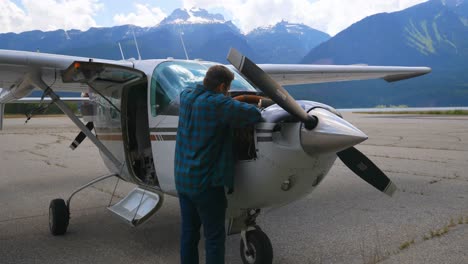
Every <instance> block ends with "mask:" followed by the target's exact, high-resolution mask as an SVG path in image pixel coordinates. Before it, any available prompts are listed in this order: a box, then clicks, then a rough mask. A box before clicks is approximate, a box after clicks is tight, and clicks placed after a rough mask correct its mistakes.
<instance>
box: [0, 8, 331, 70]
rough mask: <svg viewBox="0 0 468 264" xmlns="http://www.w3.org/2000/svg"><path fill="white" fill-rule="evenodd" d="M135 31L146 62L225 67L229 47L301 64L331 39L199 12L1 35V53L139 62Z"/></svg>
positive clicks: (307, 31) (309, 31) (304, 30)
mask: <svg viewBox="0 0 468 264" xmlns="http://www.w3.org/2000/svg"><path fill="white" fill-rule="evenodd" d="M133 33H135V36H136V38H137V41H138V45H139V48H140V52H141V55H142V58H143V59H149V58H166V57H174V58H185V57H186V56H185V52H184V49H183V45H182V40H183V42H184V44H185V47H186V50H187V53H188V56H189V58H192V59H193V58H200V59H204V60H211V61H217V62H221V63H227V61H226V55H227V53H228V51H229V48H231V47H235V48H237V49H238V50H240V51H241V52H243V53H244V54H246V55H247V56H249V57H251V58H254V59H255V60H256V62H259V63H265V62H283V63H297V62H298V61H299V60H300V58H302V57H303V56H304V55H305V54H306V53H307V51H309V50H310V49H311V48H312V47H314V46H315V45H318V44H319V43H320V42H321V41H323V40H324V39H327V38H328V37H329V36H328V35H326V34H325V33H323V32H319V31H316V30H313V29H311V28H309V27H307V26H304V25H297V24H296V25H295V24H288V23H286V22H282V23H279V24H278V25H276V26H272V27H269V28H262V29H258V30H254V31H253V32H251V33H250V34H248V35H244V34H243V33H241V31H240V30H239V28H237V27H236V26H235V25H234V24H233V23H232V22H231V21H226V20H225V19H224V17H223V16H222V15H221V14H211V13H209V12H208V11H206V10H204V9H200V8H192V9H176V10H174V11H173V12H172V13H171V14H170V15H169V16H168V17H166V18H165V19H164V20H163V21H161V23H160V24H159V25H157V26H155V27H150V28H141V27H136V26H132V25H124V26H116V27H111V28H91V29H89V30H87V31H79V30H67V31H64V30H56V31H50V32H42V31H38V30H36V31H30V32H24V33H20V34H15V33H7V34H0V49H15V50H26V51H40V52H47V53H59V54H65V55H76V56H83V57H98V58H104V59H121V53H120V49H119V43H120V44H121V47H122V50H123V53H124V55H125V58H132V57H133V58H138V54H137V52H136V47H135V41H134V39H133Z"/></svg>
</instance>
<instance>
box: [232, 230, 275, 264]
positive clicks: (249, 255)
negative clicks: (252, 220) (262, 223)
mask: <svg viewBox="0 0 468 264" xmlns="http://www.w3.org/2000/svg"><path fill="white" fill-rule="evenodd" d="M241 236H242V239H241V241H240V254H241V258H242V262H243V263H244V264H271V263H272V262H273V247H272V246H271V242H270V239H269V238H268V236H267V235H266V234H265V233H264V232H263V231H262V230H261V229H260V228H258V227H255V229H253V230H249V231H243V232H242V234H241Z"/></svg>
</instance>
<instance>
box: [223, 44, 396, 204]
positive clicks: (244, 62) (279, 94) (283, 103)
mask: <svg viewBox="0 0 468 264" xmlns="http://www.w3.org/2000/svg"><path fill="white" fill-rule="evenodd" d="M227 60H228V61H229V62H230V63H231V64H232V65H233V66H234V67H235V68H236V69H238V70H239V71H240V72H241V73H242V74H243V75H244V76H245V77H246V78H247V79H248V80H250V81H251V82H252V83H253V84H255V85H256V86H257V87H258V88H259V89H260V90H262V91H263V92H264V93H265V94H266V95H267V96H268V97H270V98H271V99H272V100H273V101H274V102H275V103H276V104H278V105H279V106H280V107H281V108H283V109H284V110H285V111H287V112H288V113H290V114H291V115H292V116H295V117H296V118H297V119H298V120H300V121H302V122H303V123H304V127H305V128H306V129H308V130H312V129H314V128H315V127H316V126H317V125H318V121H319V120H318V118H317V117H316V116H313V115H309V114H307V112H306V111H305V110H304V109H302V107H301V106H300V105H299V104H298V103H297V102H296V101H295V100H294V98H293V97H292V96H291V95H290V94H289V93H288V92H287V91H286V90H285V89H284V88H283V87H282V86H281V85H280V84H278V83H277V82H275V81H274V80H273V79H272V78H271V77H270V76H269V75H268V74H267V73H266V72H264V71H263V70H262V69H260V67H258V66H257V65H256V64H255V63H254V62H252V61H251V60H250V59H249V58H247V57H245V56H244V55H242V54H241V53H240V52H238V51H237V50H236V49H233V48H231V49H230V50H229V54H228V57H227ZM361 133H362V132H361ZM337 155H338V157H339V158H340V159H341V160H342V161H343V163H344V164H345V165H346V166H347V167H348V168H350V169H351V170H352V171H353V172H354V173H355V174H357V175H358V176H359V177H360V178H362V179H363V180H364V181H366V182H367V183H369V184H370V185H372V186H374V187H375V188H376V189H378V190H379V191H381V192H383V193H385V194H387V195H389V196H392V195H393V193H394V192H395V191H396V190H397V188H396V186H395V184H394V183H393V182H392V181H391V180H390V179H389V178H388V177H387V176H386V175H385V174H384V173H383V172H382V171H381V170H380V169H379V168H378V167H377V166H376V165H375V164H374V163H373V162H372V161H371V160H369V159H368V158H367V157H366V156H365V155H364V154H362V153H361V152H360V151H359V150H357V149H356V148H354V147H350V148H347V149H345V150H342V151H339V152H337Z"/></svg>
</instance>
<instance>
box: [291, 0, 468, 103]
mask: <svg viewBox="0 0 468 264" xmlns="http://www.w3.org/2000/svg"><path fill="white" fill-rule="evenodd" d="M302 63H318V64H357V63H364V64H369V65H405V66H429V67H432V69H433V72H432V73H430V74H428V75H426V76H423V77H419V78H416V79H414V80H407V81H402V82H397V83H394V84H386V83H384V82H383V81H365V82H354V83H347V84H344V83H343V84H342V83H337V84H324V85H318V86H314V87H317V89H313V90H310V89H309V90H310V91H308V92H305V91H304V89H302V88H301V87H296V88H292V91H294V92H293V93H295V95H296V96H297V97H300V98H309V99H311V98H315V99H319V100H320V99H322V100H323V101H325V102H328V103H330V104H333V105H335V106H338V107H350V106H360V107H372V106H375V105H379V104H387V105H389V104H394V105H399V104H405V105H410V106H454V105H466V104H467V102H468V75H467V74H466V71H467V70H468V1H467V0H430V1H428V2H425V3H422V4H419V5H416V6H413V7H411V8H408V9H406V10H403V11H400V12H395V13H382V14H377V15H373V16H370V17H367V18H365V19H363V20H361V21H359V22H357V23H355V24H353V25H352V26H350V27H349V28H347V29H345V30H344V31H342V32H340V33H339V34H337V35H336V36H335V37H333V38H331V39H330V40H328V41H326V42H324V43H322V44H321V45H319V46H317V47H316V48H314V49H313V50H312V51H311V52H310V53H309V54H307V56H305V57H304V59H303V60H302ZM345 87H346V88H345Z"/></svg>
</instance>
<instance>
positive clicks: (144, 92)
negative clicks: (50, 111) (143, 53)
mask: <svg viewBox="0 0 468 264" xmlns="http://www.w3.org/2000/svg"><path fill="white" fill-rule="evenodd" d="M228 61H229V62H231V64H232V65H233V66H234V67H232V66H230V67H231V69H232V71H233V72H234V73H235V80H234V81H233V83H232V86H231V91H230V96H232V97H234V98H235V99H237V100H240V101H244V102H247V103H252V104H258V103H259V101H260V100H261V102H260V103H261V104H262V105H263V107H262V116H263V119H264V121H263V122H262V123H260V124H258V125H256V126H255V127H252V128H246V129H240V130H237V131H236V144H235V146H236V155H237V159H238V160H237V165H236V176H235V184H234V189H233V191H232V193H229V194H228V195H227V197H228V211H227V220H228V223H229V225H228V228H227V232H228V234H229V235H232V234H239V233H240V234H241V242H240V245H241V246H240V247H241V251H240V252H241V258H242V260H243V262H244V263H271V262H272V259H273V249H272V245H271V243H270V240H269V238H268V237H267V236H266V234H265V233H264V232H262V230H261V229H260V227H259V226H258V225H257V224H256V218H257V216H258V215H259V214H260V212H261V209H264V208H271V207H279V206H283V205H286V204H288V203H291V202H293V201H295V200H298V199H300V198H302V197H304V196H306V195H307V194H309V193H310V192H312V191H313V190H314V189H315V188H316V187H317V186H318V185H319V183H320V182H321V181H322V180H323V179H324V177H325V176H326V175H327V173H328V171H329V170H330V168H331V167H332V165H333V164H334V162H335V160H336V158H337V157H339V158H340V159H341V160H342V161H343V162H344V163H345V164H346V165H347V166H348V167H349V168H350V169H351V170H352V171H353V172H355V173H356V174H357V175H358V176H359V177H361V178H362V179H364V180H365V181H367V182H368V183H369V184H371V185H372V186H374V187H375V188H377V189H378V190H380V191H382V192H384V193H386V194H388V195H392V194H393V192H394V191H395V190H396V187H395V185H394V184H393V183H392V182H391V181H390V179H389V178H388V177H387V176H385V174H384V173H383V172H382V171H381V170H379V169H378V168H377V166H375V165H374V164H373V163H372V162H371V161H370V160H369V159H368V158H366V157H365V156H364V155H363V154H362V153H361V152H359V151H358V150H357V149H355V148H354V147H353V146H354V145H356V144H358V143H360V142H362V141H364V140H366V139H367V136H366V135H365V134H364V133H363V132H361V131H360V130H359V129H357V128H356V127H354V126H353V125H351V124H350V123H348V122H347V121H345V120H344V119H343V118H342V116H341V115H340V113H338V112H337V110H335V109H334V108H333V107H330V106H328V105H324V104H321V103H318V102H313V101H296V100H294V98H292V97H291V96H290V95H289V94H288V92H287V91H286V90H285V89H284V88H282V87H281V85H290V84H306V83H323V82H335V81H349V80H364V79H377V78H382V79H384V80H386V81H389V82H392V81H398V80H403V79H408V78H412V77H416V76H419V75H423V74H426V73H429V72H430V71H431V69H430V68H427V67H390V66H357V65H350V66H332V65H328V66H324V65H301V64H295V65H291V64H290V65H284V64H283V65H280V64H267V65H262V64H260V65H256V64H254V63H253V62H252V61H251V60H249V59H248V58H246V57H244V56H243V55H242V54H240V53H239V52H238V51H236V50H234V49H231V50H230V52H229V54H228ZM214 64H215V63H213V62H207V61H201V60H175V59H160V60H121V61H114V60H102V59H95V58H83V57H73V56H62V55H55V54H44V53H36V52H25V51H13V50H0V87H2V88H3V89H0V120H1V121H0V129H1V127H2V122H3V115H4V104H6V103H14V102H21V101H22V102H30V101H32V100H31V99H28V98H24V97H26V96H28V95H29V94H30V93H31V92H32V91H33V90H34V89H38V90H42V91H43V93H44V95H45V96H47V98H44V97H43V98H42V99H41V100H42V102H47V103H55V104H56V105H57V106H58V107H59V108H60V109H61V110H62V111H63V112H64V113H65V114H66V115H67V116H68V117H69V118H70V119H71V120H72V121H73V122H74V123H75V124H76V125H77V126H78V128H79V129H80V130H81V132H80V134H79V135H78V136H77V138H76V140H75V141H74V142H72V144H71V146H70V147H71V148H72V149H75V148H76V147H78V146H79V144H80V143H81V141H83V140H84V139H85V138H86V137H87V138H89V139H90V140H91V141H92V142H93V143H94V144H95V145H96V147H97V148H98V149H99V150H100V153H101V156H102V158H103V160H104V163H105V164H106V166H107V167H108V169H109V171H110V174H109V175H105V176H102V177H99V178H96V179H95V180H93V181H92V182H90V183H88V184H85V185H84V186H82V187H80V188H78V189H77V190H76V191H74V192H73V193H72V194H71V195H70V197H69V198H68V199H67V201H65V200H63V199H55V200H52V201H51V203H50V207H49V227H50V231H51V233H52V234H53V235H63V234H65V233H66V231H67V227H68V224H69V218H70V212H72V211H71V204H70V202H71V199H72V197H73V196H74V195H75V194H76V193H78V192H79V191H81V190H82V189H84V188H86V187H88V186H91V185H92V184H94V183H96V182H98V181H101V180H104V179H107V178H110V177H118V178H120V179H122V180H124V181H127V182H130V183H134V184H135V185H137V187H136V188H135V189H134V190H133V191H131V192H130V193H129V194H128V195H127V196H126V197H125V198H123V199H122V200H121V201H119V202H117V203H116V204H114V205H113V206H111V207H109V209H110V210H111V211H112V212H114V213H115V214H116V215H118V216H119V217H121V218H122V219H123V220H125V221H126V222H128V223H129V224H130V225H132V226H138V225H140V224H142V223H144V222H145V221H146V220H148V219H149V218H150V217H151V216H152V215H153V214H154V213H155V212H156V211H158V209H159V208H160V207H161V206H162V204H163V198H164V195H165V194H167V195H171V196H177V192H176V189H175V182H174V176H173V171H174V162H173V159H174V148H175V138H176V133H177V124H178V95H179V93H180V92H181V91H182V90H183V89H185V88H186V87H189V86H194V85H196V84H198V83H201V82H202V80H203V77H204V75H205V73H206V70H207V69H208V68H209V67H210V66H211V65H214ZM58 91H73V92H82V93H86V94H88V95H89V97H83V98H60V97H59V96H58V95H57V94H56V92H58ZM67 100H78V101H85V102H84V104H83V107H82V113H83V116H84V118H83V119H84V121H85V122H87V124H85V123H83V122H82V121H81V120H80V119H79V118H78V117H77V116H76V115H75V114H74V113H73V112H72V111H71V110H70V109H69V108H68V107H67V105H66V104H65V103H64V101H67ZM36 102H37V101H36ZM93 130H94V133H93V132H92V131H93Z"/></svg>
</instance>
